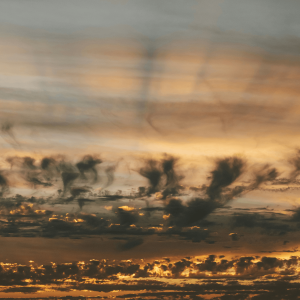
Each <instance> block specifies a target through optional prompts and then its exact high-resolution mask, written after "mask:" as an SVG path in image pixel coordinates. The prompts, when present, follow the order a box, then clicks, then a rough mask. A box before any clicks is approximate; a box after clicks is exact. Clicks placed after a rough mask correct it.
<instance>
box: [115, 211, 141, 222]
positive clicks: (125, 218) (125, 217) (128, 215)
mask: <svg viewBox="0 0 300 300" xmlns="http://www.w3.org/2000/svg"><path fill="white" fill-rule="evenodd" d="M116 214H117V217H118V219H119V221H120V224H121V225H122V226H125V227H127V226H130V225H132V224H135V223H136V222H137V221H138V216H139V215H138V213H137V212H136V211H127V210H125V209H123V208H120V207H119V208H118V209H117V211H116Z"/></svg>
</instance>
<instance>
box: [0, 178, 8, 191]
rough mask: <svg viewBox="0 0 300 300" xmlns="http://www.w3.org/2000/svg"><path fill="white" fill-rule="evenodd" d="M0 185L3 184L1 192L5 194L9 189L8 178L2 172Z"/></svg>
mask: <svg viewBox="0 0 300 300" xmlns="http://www.w3.org/2000/svg"><path fill="white" fill-rule="evenodd" d="M0 186H1V193H0V196H3V194H4V193H5V192H7V191H8V186H9V185H8V180H7V179H6V177H5V176H4V175H3V174H1V173H0Z"/></svg>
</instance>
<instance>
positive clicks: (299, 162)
mask: <svg viewBox="0 0 300 300" xmlns="http://www.w3.org/2000/svg"><path fill="white" fill-rule="evenodd" d="M289 162H290V164H291V165H292V166H293V167H294V170H293V171H292V172H291V174H290V181H293V180H295V179H296V178H297V176H298V175H299V174H300V149H298V150H297V153H296V155H295V156H294V157H292V158H291V159H290V160H289Z"/></svg>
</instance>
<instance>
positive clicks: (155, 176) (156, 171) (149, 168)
mask: <svg viewBox="0 0 300 300" xmlns="http://www.w3.org/2000/svg"><path fill="white" fill-rule="evenodd" d="M139 173H140V174H141V175H142V176H143V177H145V178H147V179H148V181H149V183H150V187H149V190H148V194H149V195H151V194H153V193H155V192H158V191H159V184H160V181H161V177H162V174H163V173H162V170H161V166H160V164H159V162H158V161H155V160H152V159H150V160H148V161H146V166H145V167H143V168H141V169H140V170H139Z"/></svg>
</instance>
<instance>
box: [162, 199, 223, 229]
mask: <svg viewBox="0 0 300 300" xmlns="http://www.w3.org/2000/svg"><path fill="white" fill-rule="evenodd" d="M219 206H220V205H219V204H218V203H216V202H214V201H211V200H209V199H201V198H195V199H192V200H190V201H188V202H187V203H186V205H184V204H183V203H182V201H181V200H179V199H171V200H170V201H169V203H168V204H167V205H166V206H165V213H166V214H170V225H176V226H190V225H193V224H194V223H196V222H198V221H201V220H202V219H204V218H205V217H207V216H208V215H209V214H210V213H212V212H213V211H214V210H215V209H216V208H218V207H219Z"/></svg>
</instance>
